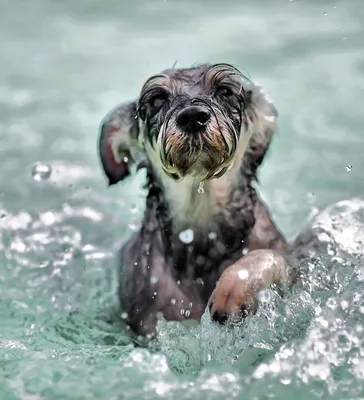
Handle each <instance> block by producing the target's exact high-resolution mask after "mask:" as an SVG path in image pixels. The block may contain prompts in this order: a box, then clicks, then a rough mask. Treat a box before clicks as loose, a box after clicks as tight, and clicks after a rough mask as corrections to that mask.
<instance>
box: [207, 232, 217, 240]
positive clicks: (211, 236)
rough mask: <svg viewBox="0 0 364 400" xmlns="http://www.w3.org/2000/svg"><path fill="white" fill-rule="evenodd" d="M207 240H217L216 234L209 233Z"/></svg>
mask: <svg viewBox="0 0 364 400" xmlns="http://www.w3.org/2000/svg"><path fill="white" fill-rule="evenodd" d="M208 237H209V239H211V240H214V239H216V238H217V233H216V232H210V233H209V235H208Z"/></svg>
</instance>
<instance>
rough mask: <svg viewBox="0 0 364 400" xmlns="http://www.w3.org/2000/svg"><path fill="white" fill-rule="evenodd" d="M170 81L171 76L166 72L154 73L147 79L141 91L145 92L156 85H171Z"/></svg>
mask: <svg viewBox="0 0 364 400" xmlns="http://www.w3.org/2000/svg"><path fill="white" fill-rule="evenodd" d="M169 82H170V77H169V76H168V75H166V74H157V75H153V76H151V77H150V78H148V79H147V80H146V82H145V83H144V85H143V87H142V90H141V93H143V92H145V91H146V90H147V89H149V88H150V87H152V86H155V85H159V86H165V87H167V86H168V85H169Z"/></svg>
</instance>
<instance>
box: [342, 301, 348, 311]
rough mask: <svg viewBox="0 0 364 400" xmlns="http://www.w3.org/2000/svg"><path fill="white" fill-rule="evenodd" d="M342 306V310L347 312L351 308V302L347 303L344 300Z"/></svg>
mask: <svg viewBox="0 0 364 400" xmlns="http://www.w3.org/2000/svg"><path fill="white" fill-rule="evenodd" d="M340 305H341V308H342V309H343V310H347V309H348V308H349V302H348V301H346V300H343V301H342V302H341V303H340Z"/></svg>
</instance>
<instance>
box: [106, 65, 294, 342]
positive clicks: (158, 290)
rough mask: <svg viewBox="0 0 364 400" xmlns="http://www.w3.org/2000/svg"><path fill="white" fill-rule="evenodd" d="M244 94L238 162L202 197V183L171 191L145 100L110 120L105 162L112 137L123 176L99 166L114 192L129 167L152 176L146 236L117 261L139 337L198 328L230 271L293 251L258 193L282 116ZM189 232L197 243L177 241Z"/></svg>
mask: <svg viewBox="0 0 364 400" xmlns="http://www.w3.org/2000/svg"><path fill="white" fill-rule="evenodd" d="M196 68H198V67H196ZM201 68H204V66H202V67H201ZM231 71H232V72H231V73H232V74H234V73H235V72H234V69H232V70H231ZM197 72H198V71H197ZM197 72H196V71H195V72H194V71H192V72H191V71H189V70H187V73H186V70H182V71H181V70H176V72H175V73H173V74H172V78H171V77H170V76H169V75H168V74H167V78H166V74H162V75H160V76H158V77H154V78H152V79H151V80H149V81H147V83H146V85H153V84H156V82H158V84H165V85H166V86H167V88H168V90H170V87H171V82H170V80H171V79H172V80H173V82H174V84H177V83H180V82H181V81H183V80H184V79H186V80H188V79H190V78H189V76H188V74H189V73H191V74H194V73H196V74H197ZM214 72H215V76H214V79H218V74H216V71H214ZM211 73H212V72H211ZM176 75H177V77H178V78H176ZM198 76H199V75H198ZM211 79H212V78H211ZM175 82H177V83H175ZM198 83H199V79H196V84H197V85H198ZM172 86H173V85H172ZM241 89H242V90H243V91H244V96H245V97H244V101H245V102H246V104H244V120H243V121H242V124H241V130H242V132H240V137H239V141H238V147H237V149H236V151H235V153H234V162H233V164H232V167H231V169H230V170H229V171H228V172H227V173H226V174H225V175H223V176H222V177H220V178H219V179H214V180H212V181H209V182H206V184H205V186H204V193H203V194H199V193H198V191H197V189H198V185H199V181H198V180H196V179H194V178H192V177H186V178H185V180H183V181H182V182H174V181H173V180H172V179H170V178H169V177H168V176H167V175H166V174H165V173H164V171H163V169H162V167H161V164H160V158H159V156H158V154H157V150H156V143H157V140H158V139H157V133H156V132H155V131H153V130H152V129H151V127H150V126H148V124H145V123H143V119H142V118H141V116H143V112H145V111H144V110H141V109H140V108H139V104H140V99H139V102H138V101H137V102H133V103H130V104H125V105H121V106H119V107H117V108H116V109H115V110H113V112H112V113H110V115H108V116H107V117H106V118H105V119H104V121H103V124H102V135H101V138H102V140H101V141H100V148H101V154H105V152H103V151H102V148H103V146H105V140H110V138H111V139H114V144H115V143H116V145H114V153H115V151H116V152H117V155H118V159H119V162H118V163H117V167H118V168H109V169H108V167H107V165H108V160H107V159H103V155H102V157H101V161H102V164H103V167H104V170H105V173H106V175H107V176H108V178H109V183H110V184H114V183H116V182H118V181H120V180H122V179H124V178H125V177H127V176H128V175H129V174H130V165H131V163H132V162H137V163H138V166H139V168H142V167H143V168H146V172H147V182H146V187H147V189H148V195H147V198H146V209H145V213H144V217H143V222H142V227H141V229H140V231H139V232H137V233H135V234H134V235H133V236H132V237H131V239H130V240H129V241H128V242H127V243H126V244H125V245H124V247H123V248H122V250H121V253H120V259H121V260H120V264H121V270H120V285H119V298H120V303H121V306H122V309H123V311H125V312H126V314H127V318H126V322H127V323H128V325H129V326H130V328H131V329H132V331H133V332H134V333H136V334H141V335H147V334H152V333H154V331H155V325H156V323H157V320H158V317H159V316H160V315H163V316H164V318H166V319H167V320H184V319H192V318H193V319H199V318H200V317H201V315H202V314H203V312H204V310H205V308H206V303H207V301H208V299H209V296H210V295H211V292H212V291H213V289H214V287H215V284H216V282H217V280H218V279H219V277H220V275H221V273H222V272H223V271H224V269H225V268H226V267H228V266H229V265H231V264H232V263H234V262H236V261H237V260H239V259H240V258H241V257H242V256H243V254H245V253H246V252H248V251H251V250H253V249H275V250H278V251H280V252H284V251H286V249H287V245H286V241H285V239H284V237H283V236H282V234H281V233H280V232H279V230H278V229H277V228H276V226H275V224H274V222H273V221H272V219H271V217H270V215H269V212H268V210H267V208H266V206H265V205H264V203H263V202H262V201H261V199H260V198H259V195H258V194H257V191H256V189H255V187H254V185H255V182H256V181H257V173H258V168H259V166H260V165H261V164H262V162H263V160H264V156H265V154H266V152H267V150H268V148H269V144H270V142H271V139H272V136H273V134H274V132H275V130H276V117H277V115H276V111H275V109H274V107H273V105H272V104H271V103H270V102H269V101H268V100H267V98H266V97H265V95H264V94H263V93H262V91H261V89H260V88H259V87H257V86H255V85H254V84H252V83H251V82H244V87H242V88H241ZM115 127H116V128H115ZM168 140H169V146H170V147H171V148H172V149H174V150H176V149H177V148H178V145H181V144H180V142H177V141H176V140H175V138H174V137H173V136H170V137H168ZM211 141H212V145H213V146H216V147H217V148H221V147H222V146H223V144H222V143H221V141H219V139H218V138H214V137H211ZM114 155H115V154H114ZM109 164H110V163H109ZM185 229H192V230H193V231H194V240H193V242H192V243H191V244H185V243H183V242H181V240H180V239H179V234H180V232H181V231H183V230H185ZM186 310H188V311H187V312H186Z"/></svg>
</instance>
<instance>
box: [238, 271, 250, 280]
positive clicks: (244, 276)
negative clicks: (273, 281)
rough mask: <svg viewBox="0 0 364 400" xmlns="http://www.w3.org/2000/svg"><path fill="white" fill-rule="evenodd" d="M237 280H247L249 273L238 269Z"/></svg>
mask: <svg viewBox="0 0 364 400" xmlns="http://www.w3.org/2000/svg"><path fill="white" fill-rule="evenodd" d="M238 277H239V279H247V278H248V277H249V271H248V270H247V269H240V270H239V271H238Z"/></svg>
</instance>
